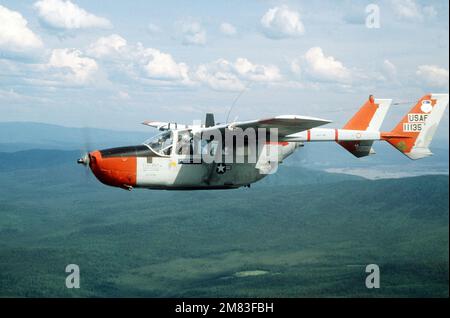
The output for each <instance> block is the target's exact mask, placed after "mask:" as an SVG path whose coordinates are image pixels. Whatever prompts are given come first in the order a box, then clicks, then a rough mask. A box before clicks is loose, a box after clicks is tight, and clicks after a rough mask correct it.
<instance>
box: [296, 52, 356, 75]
mask: <svg viewBox="0 0 450 318" xmlns="http://www.w3.org/2000/svg"><path fill="white" fill-rule="evenodd" d="M291 70H292V71H293V72H294V73H295V74H299V73H300V72H301V73H302V74H305V75H307V76H308V77H310V78H311V79H312V80H315V81H319V82H338V83H349V82H350V81H351V71H350V70H349V69H348V68H347V67H345V66H344V64H342V62H340V61H338V60H336V59H335V58H334V57H332V56H326V55H325V54H324V53H323V50H322V49H321V48H320V47H313V48H310V49H309V50H308V51H307V52H306V53H305V55H304V56H303V57H302V58H301V59H296V60H294V61H293V62H292V63H291Z"/></svg>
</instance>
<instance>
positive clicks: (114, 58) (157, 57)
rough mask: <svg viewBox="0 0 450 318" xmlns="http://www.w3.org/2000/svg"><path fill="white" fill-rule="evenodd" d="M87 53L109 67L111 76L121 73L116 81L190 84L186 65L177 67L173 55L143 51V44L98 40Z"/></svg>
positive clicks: (115, 37)
mask: <svg viewBox="0 0 450 318" xmlns="http://www.w3.org/2000/svg"><path fill="white" fill-rule="evenodd" d="M87 53H88V54H89V55H90V56H93V57H96V58H98V59H99V61H100V62H102V63H109V65H108V66H107V69H108V70H110V72H111V73H116V74H117V73H118V72H119V73H122V75H119V76H117V77H122V76H123V74H126V75H128V76H129V77H131V78H133V79H135V80H142V79H143V80H145V79H150V80H155V81H164V82H166V83H165V84H169V82H172V83H173V84H176V83H178V84H186V85H188V84H191V81H190V79H189V67H188V66H187V65H186V64H185V63H178V62H176V61H175V59H174V58H173V57H172V56H171V55H170V54H168V53H164V52H161V51H160V50H158V49H155V48H147V47H144V45H142V43H139V42H138V43H137V44H135V45H132V44H128V43H127V41H126V40H125V39H124V38H123V37H121V36H120V35H117V34H112V35H110V36H106V37H101V38H99V39H98V40H97V41H95V42H94V43H92V44H91V45H90V46H89V48H88V49H87ZM152 84H156V83H155V82H153V83H152Z"/></svg>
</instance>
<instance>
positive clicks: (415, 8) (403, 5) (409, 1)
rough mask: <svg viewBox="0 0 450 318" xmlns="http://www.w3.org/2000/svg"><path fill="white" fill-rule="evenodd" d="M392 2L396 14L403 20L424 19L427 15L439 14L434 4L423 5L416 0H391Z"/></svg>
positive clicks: (431, 16)
mask: <svg viewBox="0 0 450 318" xmlns="http://www.w3.org/2000/svg"><path fill="white" fill-rule="evenodd" d="M391 4H392V7H393V9H394V12H395V14H396V15H397V16H398V17H399V18H401V19H403V20H411V21H422V20H423V19H424V18H425V17H430V18H433V17H435V16H436V15H437V11H436V9H435V8H434V7H433V6H431V5H430V6H424V7H422V6H421V5H420V4H418V3H417V2H416V1H415V0H391Z"/></svg>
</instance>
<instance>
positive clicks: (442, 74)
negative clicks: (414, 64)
mask: <svg viewBox="0 0 450 318" xmlns="http://www.w3.org/2000/svg"><path fill="white" fill-rule="evenodd" d="M416 75H417V76H418V77H419V80H420V82H422V83H423V84H425V85H427V86H428V87H433V88H446V89H448V78H449V73H448V70H446V69H444V68H440V67H438V66H436V65H420V66H419V67H418V68H417V71H416Z"/></svg>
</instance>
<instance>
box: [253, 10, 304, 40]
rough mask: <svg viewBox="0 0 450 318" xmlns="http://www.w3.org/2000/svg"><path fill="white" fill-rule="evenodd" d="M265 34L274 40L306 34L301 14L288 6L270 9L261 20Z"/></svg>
mask: <svg viewBox="0 0 450 318" xmlns="http://www.w3.org/2000/svg"><path fill="white" fill-rule="evenodd" d="M261 25H262V27H263V31H264V34H265V35H266V36H267V37H269V38H273V39H281V38H287V37H296V36H300V35H302V34H303V33H304V32H305V28H304V26H303V23H302V21H301V20H300V14H299V13H298V12H297V11H293V10H290V9H289V8H288V7H287V6H284V5H283V6H281V7H274V8H272V9H269V10H268V11H267V12H266V13H265V14H264V16H263V17H262V18H261Z"/></svg>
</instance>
